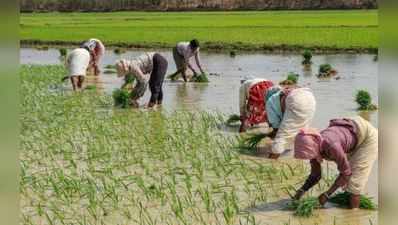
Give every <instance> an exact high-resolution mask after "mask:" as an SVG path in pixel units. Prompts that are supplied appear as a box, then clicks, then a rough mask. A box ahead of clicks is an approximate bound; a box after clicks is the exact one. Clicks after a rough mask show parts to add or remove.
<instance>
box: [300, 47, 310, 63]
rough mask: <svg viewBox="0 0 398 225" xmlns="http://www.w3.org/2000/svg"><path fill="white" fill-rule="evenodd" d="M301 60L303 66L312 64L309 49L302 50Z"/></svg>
mask: <svg viewBox="0 0 398 225" xmlns="http://www.w3.org/2000/svg"><path fill="white" fill-rule="evenodd" d="M302 55H303V58H304V60H303V61H302V64H303V65H311V64H312V61H311V59H312V52H311V51H310V50H309V49H306V50H304V52H303V54H302Z"/></svg>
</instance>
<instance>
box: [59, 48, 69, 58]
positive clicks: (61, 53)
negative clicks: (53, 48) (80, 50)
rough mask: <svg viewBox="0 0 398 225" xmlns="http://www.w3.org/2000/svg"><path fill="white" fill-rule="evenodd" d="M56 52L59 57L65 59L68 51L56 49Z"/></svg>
mask: <svg viewBox="0 0 398 225" xmlns="http://www.w3.org/2000/svg"><path fill="white" fill-rule="evenodd" d="M58 51H59V55H60V56H61V57H65V56H66V54H67V53H68V50H66V48H60V49H58Z"/></svg>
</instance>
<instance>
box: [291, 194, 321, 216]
mask: <svg viewBox="0 0 398 225" xmlns="http://www.w3.org/2000/svg"><path fill="white" fill-rule="evenodd" d="M318 207H319V201H318V198H316V197H307V198H302V199H300V200H293V201H292V202H291V203H290V204H288V206H287V208H288V209H290V210H295V212H294V215H296V216H301V217H310V216H312V215H313V211H314V209H316V208H318Z"/></svg>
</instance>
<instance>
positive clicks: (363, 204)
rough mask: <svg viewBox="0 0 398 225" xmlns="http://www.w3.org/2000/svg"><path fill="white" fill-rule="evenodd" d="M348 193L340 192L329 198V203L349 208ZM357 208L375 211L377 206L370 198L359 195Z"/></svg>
mask: <svg viewBox="0 0 398 225" xmlns="http://www.w3.org/2000/svg"><path fill="white" fill-rule="evenodd" d="M350 195H351V194H350V193H349V192H340V193H338V194H336V195H334V196H332V197H330V199H329V202H331V203H334V204H337V205H339V206H342V207H349V205H350ZM359 208H360V209H369V210H376V209H377V205H376V204H375V203H374V202H373V201H372V198H370V197H368V196H366V195H361V197H360V201H359Z"/></svg>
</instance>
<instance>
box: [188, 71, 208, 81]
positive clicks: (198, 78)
mask: <svg viewBox="0 0 398 225" xmlns="http://www.w3.org/2000/svg"><path fill="white" fill-rule="evenodd" d="M191 82H197V83H208V82H209V78H207V74H206V73H201V74H199V75H196V76H193V77H192V79H191Z"/></svg>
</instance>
